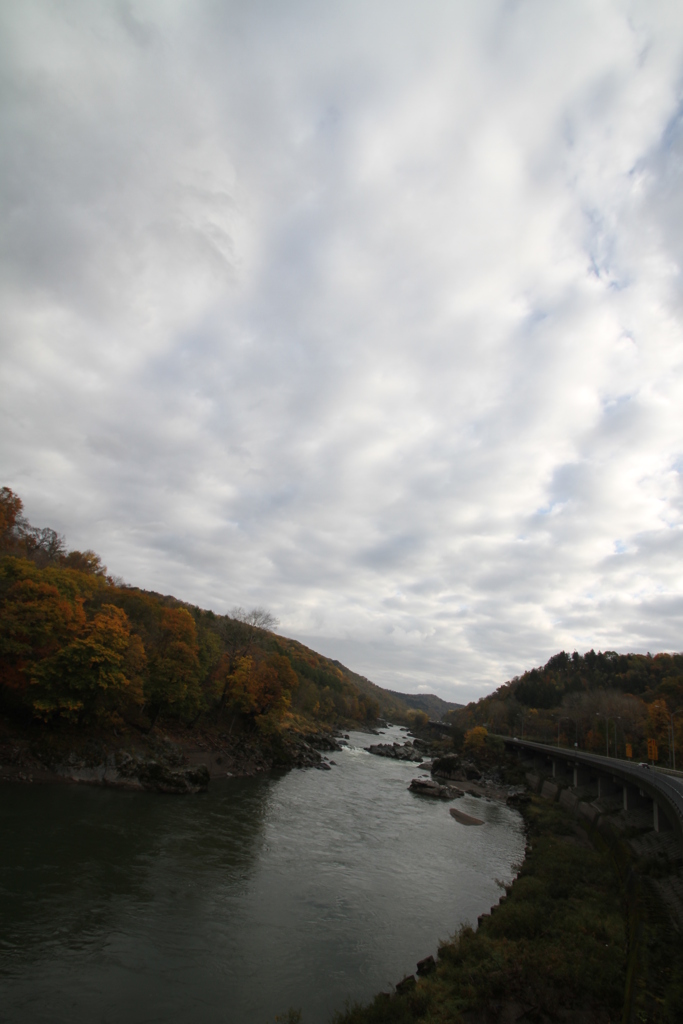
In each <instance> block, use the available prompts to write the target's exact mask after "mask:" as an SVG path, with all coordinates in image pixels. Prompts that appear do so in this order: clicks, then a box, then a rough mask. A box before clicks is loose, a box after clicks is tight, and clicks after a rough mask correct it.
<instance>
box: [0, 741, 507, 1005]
mask: <svg viewBox="0 0 683 1024" xmlns="http://www.w3.org/2000/svg"><path fill="white" fill-rule="evenodd" d="M399 737H400V739H401V740H404V739H405V733H399V731H398V729H397V728H395V727H392V728H390V729H389V730H387V731H386V734H385V737H384V739H383V740H382V742H386V741H387V740H395V739H398V738H399ZM370 742H378V741H377V740H376V739H375V738H373V737H369V736H367V735H366V734H362V733H351V734H350V746H349V748H347V749H345V750H344V751H342V752H341V753H334V754H330V755H328V756H329V757H330V758H332V759H333V760H334V761H336V766H335V767H333V768H332V770H331V771H316V770H312V769H309V770H303V771H292V772H289V773H287V774H283V775H280V776H278V777H268V778H257V779H226V780H221V781H218V780H214V781H213V782H212V783H211V785H210V787H209V792H208V793H206V794H203V795H200V796H194V797H173V796H160V795H157V794H151V793H128V792H122V791H118V790H109V789H100V788H95V787H89V786H77V785H72V786H67V785H33V786H31V785H18V784H9V783H4V784H2V785H0V829H1V840H0V901H1V904H2V907H1V914H2V931H1V933H0V984H1V994H0V1021H2V1024H271V1022H272V1021H273V1020H274V1018H275V1016H276V1015H277V1014H280V1013H283V1012H284V1011H286V1010H287V1009H288V1008H289V1007H290V1006H291V1007H296V1008H299V1009H301V1010H302V1011H303V1022H304V1024H326V1022H327V1021H328V1020H329V1018H330V1016H331V1014H332V1012H333V1011H334V1010H335V1009H341V1008H342V1007H343V1005H344V1002H345V1000H346V999H351V1000H354V999H358V1000H366V999H369V998H370V997H371V996H372V995H373V994H374V993H375V992H377V991H380V990H385V991H388V990H389V988H390V986H391V985H392V983H395V982H397V981H398V980H400V978H401V977H403V975H404V974H410V973H413V972H414V970H415V963H416V961H417V960H418V959H421V958H422V957H424V956H427V955H428V954H429V953H434V954H435V953H436V950H437V946H438V940H439V939H440V938H442V939H445V938H447V937H448V936H449V935H451V934H452V933H453V932H454V931H455V930H456V929H457V928H458V926H459V925H460V924H461V922H463V921H466V920H469V921H471V922H475V921H476V918H477V916H478V915H479V914H481V913H482V912H484V911H487V910H488V909H489V907H490V906H491V904H492V903H494V902H496V901H497V900H498V898H499V895H500V889H499V888H498V886H497V885H496V881H495V880H496V878H499V879H510V878H511V877H512V875H513V873H514V869H513V867H512V865H513V864H514V863H515V862H516V861H520V860H521V859H522V858H523V856H524V836H523V833H522V829H521V819H520V816H519V815H518V814H517V813H516V812H515V811H512V810H510V809H509V808H507V807H506V806H504V805H501V804H498V803H494V802H488V801H486V800H478V799H475V798H474V797H464V798H463V799H461V800H459V801H458V803H457V806H458V807H461V808H462V809H463V810H465V811H468V812H469V813H473V814H475V815H477V816H478V817H480V818H483V819H484V820H485V825H484V826H481V827H475V828H467V827H464V826H462V825H459V824H457V823H456V822H455V821H454V820H453V818H452V817H451V816H450V815H449V813H448V806H449V805H448V804H447V803H442V802H440V801H438V802H437V801H434V802H432V801H431V800H429V799H426V798H424V797H416V796H414V795H413V794H412V793H409V792H408V790H407V786H408V783H409V782H410V779H411V778H413V777H414V776H415V775H418V774H420V772H419V771H418V770H417V767H416V766H415V765H408V764H405V763H402V762H397V761H393V760H388V759H386V758H380V757H373V756H372V755H370V754H367V753H366V752H365V751H364V750H363V749H362V747H363V746H367V745H369V743H370Z"/></svg>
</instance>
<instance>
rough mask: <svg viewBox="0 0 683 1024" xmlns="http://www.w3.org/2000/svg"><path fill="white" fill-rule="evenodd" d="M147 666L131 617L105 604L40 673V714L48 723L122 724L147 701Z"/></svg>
mask: <svg viewBox="0 0 683 1024" xmlns="http://www.w3.org/2000/svg"><path fill="white" fill-rule="evenodd" d="M144 666H145V652H144V648H143V646H142V643H141V641H140V638H139V637H137V636H135V635H133V636H131V631H130V623H129V621H128V616H127V615H126V613H125V612H124V611H123V609H121V608H117V607H115V606H114V605H111V604H105V605H104V606H103V607H102V609H101V610H100V611H98V612H97V613H96V614H95V615H94V616H93V618H92V619H91V620H90V621H89V622H87V623H86V624H85V626H84V627H83V629H82V630H81V632H80V635H79V636H77V637H75V638H74V639H72V640H71V642H70V643H69V644H67V645H66V646H64V647H62V648H61V649H60V650H59V651H57V652H56V653H55V654H54V655H53V656H51V657H49V658H45V659H44V660H43V661H41V662H40V664H39V665H37V666H36V667H35V668H34V671H33V677H32V679H31V684H32V687H33V688H34V689H35V695H34V696H33V699H32V705H33V708H34V711H35V713H36V714H37V715H38V716H39V717H41V718H44V719H49V718H50V717H53V716H55V715H59V716H61V717H65V718H70V719H72V720H79V719H80V720H99V721H102V722H114V723H117V722H120V721H122V718H121V712H122V711H123V712H125V710H126V707H127V706H131V705H133V706H134V705H141V704H142V702H143V700H144V696H143V690H142V672H143V670H144Z"/></svg>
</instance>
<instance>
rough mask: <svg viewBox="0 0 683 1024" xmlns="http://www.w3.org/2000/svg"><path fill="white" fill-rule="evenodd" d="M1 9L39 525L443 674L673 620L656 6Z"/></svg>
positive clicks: (669, 363) (17, 349)
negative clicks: (50, 526)
mask: <svg viewBox="0 0 683 1024" xmlns="http://www.w3.org/2000/svg"><path fill="white" fill-rule="evenodd" d="M0 17H1V18H2V20H3V31H2V33H1V34H2V37H3V38H4V40H5V53H4V54H3V67H4V69H5V70H4V76H5V82H6V86H5V89H4V96H5V99H4V106H3V115H2V129H1V130H2V133H3V151H4V152H5V153H9V154H11V156H10V158H9V159H8V160H6V161H5V163H4V169H3V171H2V174H3V176H4V181H3V196H4V199H3V213H4V218H3V220H4V222H5V223H6V224H7V230H6V231H5V232H4V233H3V237H2V240H1V241H0V265H1V268H2V281H1V287H2V304H1V308H2V313H1V314H0V330H1V332H2V335H1V336H2V358H1V362H0V367H1V371H0V372H1V373H2V379H3V392H4V395H5V401H4V403H3V413H2V415H3V420H2V429H1V431H0V452H1V455H2V464H3V466H4V480H6V482H7V483H8V484H10V485H11V486H12V487H14V488H15V489H16V490H17V491H18V492H19V493H20V494H21V495H22V496H23V497H24V499H25V502H26V506H27V511H28V513H29V515H30V517H31V518H32V519H33V520H34V521H35V522H38V523H50V524H51V525H54V526H56V527H57V528H59V529H61V530H63V531H64V532H65V533H66V534H67V536H68V539H69V540H70V542H71V543H72V544H73V545H76V546H92V547H96V548H97V549H98V550H99V551H100V552H101V553H102V555H103V557H104V559H105V560H106V561H107V563H108V564H109V566H110V568H111V569H112V570H113V571H115V572H117V573H120V574H122V575H123V576H125V577H126V578H128V579H129V580H130V581H131V582H134V583H137V584H139V585H143V586H149V587H153V588H154V589H158V590H163V591H166V592H173V593H176V594H177V595H179V596H182V597H184V598H186V599H188V600H193V601H196V602H197V603H199V604H202V605H205V606H211V607H214V608H215V609H216V610H227V609H229V608H230V607H232V606H233V605H234V604H242V605H248V604H250V603H254V604H257V603H258V604H266V605H268V606H270V607H271V608H272V609H273V611H274V612H275V613H276V614H277V615H278V616H279V618H280V619H281V622H282V627H281V628H282V629H283V631H284V632H289V633H290V634H292V635H297V636H300V637H302V638H306V639H307V640H308V642H309V643H310V644H311V645H312V646H314V647H315V646H317V647H318V648H319V649H322V650H324V651H325V652H326V653H330V654H332V655H333V656H338V657H341V658H342V660H344V661H346V662H347V663H349V664H350V665H351V666H352V667H354V668H356V669H358V670H359V671H362V672H364V673H365V674H367V675H368V676H370V677H371V678H373V679H375V680H376V681H377V682H380V683H384V684H385V685H389V686H392V687H396V688H400V689H415V688H416V687H418V686H420V687H424V686H427V687H428V688H429V687H431V688H433V689H434V690H436V691H437V692H439V693H441V694H442V695H443V696H445V697H450V698H452V699H459V697H460V699H462V696H463V695H465V696H471V695H474V694H476V693H480V692H484V691H486V690H488V689H490V687H491V686H492V685H495V684H497V683H499V682H502V681H503V680H504V679H505V678H507V677H509V676H510V675H511V674H513V673H514V672H518V671H520V670H522V669H523V668H525V667H528V666H529V665H530V664H536V663H539V662H541V661H543V660H545V659H546V658H547V657H548V656H549V655H550V654H552V653H553V652H554V651H555V650H557V649H559V648H561V647H566V648H570V649H573V648H574V647H578V648H579V649H580V650H584V649H586V648H588V647H591V646H595V647H603V648H605V647H618V648H620V649H639V650H647V649H651V650H655V649H677V648H679V647H680V646H681V645H680V641H679V639H678V638H679V624H680V612H681V599H682V597H683V578H682V574H681V572H680V570H679V569H678V565H680V560H679V559H677V555H678V553H679V548H680V545H681V539H680V538H681V529H682V526H681V523H682V520H681V466H682V465H683V461H682V460H683V439H682V436H681V435H682V432H683V431H682V428H681V425H680V424H681V420H680V415H679V414H678V410H679V409H680V408H681V399H682V398H683V395H682V394H681V391H682V386H683V374H682V373H681V351H682V348H681V340H682V338H681V322H680V311H681V282H680V268H681V261H682V259H683V252H682V251H681V241H680V240H681V237H683V234H682V232H681V227H682V226H683V207H682V206H681V198H680V196H681V194H683V193H682V191H681V137H682V135H681V119H680V110H681V109H683V108H682V107H681V100H682V97H681V71H682V57H683V47H682V46H681V42H680V40H681V39H682V38H683V34H682V32H681V30H682V29H683V11H682V10H681V9H680V5H678V4H675V3H672V2H671V3H665V2H662V3H652V2H648V3H644V2H632V3H624V2H616V0H614V2H605V3H600V4H595V3H593V2H590V3H589V2H588V0H586V2H583V3H578V2H577V3H575V4H572V5H569V6H567V5H566V4H561V3H559V2H558V3H540V2H531V0H529V2H520V3H515V4H510V3H504V2H502V0H501V2H500V3H490V4H477V3H466V4H459V5H452V4H449V3H446V2H437V0H433V2H432V3H429V4H427V5H421V7H420V8H419V10H418V8H417V7H416V6H415V5H413V4H407V3H395V2H392V3H388V2H386V3H385V2H381V3H377V4H373V5H370V6H368V5H367V4H360V3H356V2H353V3H352V2H347V3H345V4H344V5H337V6H336V7H334V8H333V7H331V6H330V5H326V6H322V7H321V6H320V5H318V4H311V3H299V4H287V5H281V4H276V3H269V2H262V3H250V4H245V3H241V2H240V3H237V2H234V3H227V2H226V3H206V4H203V5H197V4H192V3H189V2H186V0H177V2H174V3H169V2H167V0H164V2H163V3H160V2H151V0H150V2H138V3H133V2H130V3H114V2H112V3H92V2H88V3H85V2H75V0H73V2H67V3H65V4H62V5H59V6H58V7H55V5H53V4H49V3H47V2H43V0H27V2H26V3H23V4H21V5H15V6H7V7H6V8H5V9H4V10H3V11H2V12H1V14H0ZM456 684H460V685H461V686H462V690H460V689H457V688H456Z"/></svg>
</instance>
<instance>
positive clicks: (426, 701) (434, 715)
mask: <svg viewBox="0 0 683 1024" xmlns="http://www.w3.org/2000/svg"><path fill="white" fill-rule="evenodd" d="M387 693H390V694H391V695H392V697H397V698H399V699H400V700H402V701H404V702H405V703H406V704H407V705H408V707H409V708H414V709H415V710H416V711H423V712H424V713H425V714H426V715H427V716H428V717H429V718H431V719H432V721H434V722H440V721H441V720H442V719H443V717H444V715H446V714H447V713H448V712H449V711H457V710H458V709H459V708H462V707H464V704H455V703H453V701H450V700H442V698H441V697H437V696H436V694H435V693H398V692H397V691H396V690H387Z"/></svg>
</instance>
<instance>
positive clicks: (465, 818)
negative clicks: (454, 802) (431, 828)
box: [449, 807, 484, 825]
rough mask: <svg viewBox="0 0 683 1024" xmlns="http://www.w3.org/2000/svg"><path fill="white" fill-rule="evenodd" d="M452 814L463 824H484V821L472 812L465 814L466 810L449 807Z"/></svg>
mask: <svg viewBox="0 0 683 1024" xmlns="http://www.w3.org/2000/svg"><path fill="white" fill-rule="evenodd" d="M449 812H450V814H451V815H452V816H453V817H454V818H455V820H456V821H458V822H460V824H461V825H483V824H484V822H483V821H482V820H481V818H475V817H474V816H473V815H471V814H465V812H464V811H459V810H458V809H457V808H456V807H451V808H449Z"/></svg>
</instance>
